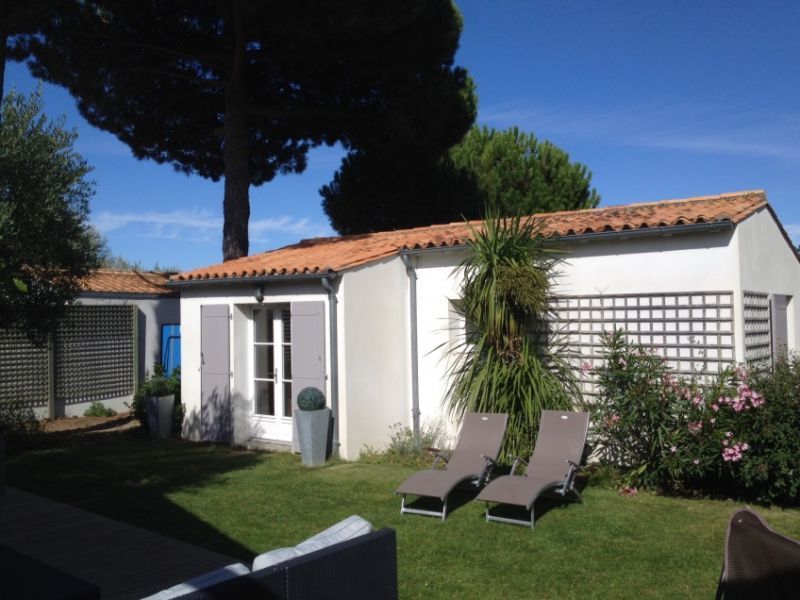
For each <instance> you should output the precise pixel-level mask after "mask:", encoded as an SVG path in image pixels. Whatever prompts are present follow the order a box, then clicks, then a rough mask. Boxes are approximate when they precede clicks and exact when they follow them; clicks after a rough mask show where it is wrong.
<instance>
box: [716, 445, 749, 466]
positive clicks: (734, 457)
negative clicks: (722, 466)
mask: <svg viewBox="0 0 800 600" xmlns="http://www.w3.org/2000/svg"><path fill="white" fill-rule="evenodd" d="M726 441H727V440H726ZM722 445H723V446H726V445H727V444H725V443H724V442H723V444H722ZM749 448H750V445H749V444H748V443H747V442H738V443H736V444H734V445H733V446H730V447H728V448H723V449H722V460H724V461H725V462H739V461H740V460H742V453H743V452H744V451H745V450H748V449H749Z"/></svg>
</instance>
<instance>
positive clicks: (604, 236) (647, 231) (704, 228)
mask: <svg viewBox="0 0 800 600" xmlns="http://www.w3.org/2000/svg"><path fill="white" fill-rule="evenodd" d="M734 227H735V225H734V224H733V222H732V221H729V220H727V219H726V220H724V221H716V222H714V223H693V224H689V225H670V226H669V227H645V228H643V229H625V230H622V231H598V232H596V233H576V234H572V235H560V236H555V237H550V238H547V241H548V242H552V243H564V242H577V243H579V244H582V243H587V242H594V241H610V240H627V239H631V238H650V237H672V236H673V235H683V234H687V233H719V232H722V231H729V230H731V229H733V228H734Z"/></svg>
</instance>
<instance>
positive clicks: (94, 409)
mask: <svg viewBox="0 0 800 600" xmlns="http://www.w3.org/2000/svg"><path fill="white" fill-rule="evenodd" d="M116 414H117V411H115V410H113V409H111V408H108V407H107V406H106V405H105V404H103V403H102V402H100V401H99V400H95V401H94V402H92V403H91V404H90V405H89V408H87V409H86V410H85V411H84V413H83V416H84V417H113V416H114V415H116Z"/></svg>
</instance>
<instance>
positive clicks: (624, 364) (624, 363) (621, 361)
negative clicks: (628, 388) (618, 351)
mask: <svg viewBox="0 0 800 600" xmlns="http://www.w3.org/2000/svg"><path fill="white" fill-rule="evenodd" d="M619 366H620V367H622V368H623V369H624V368H625V367H627V366H628V361H627V360H625V357H624V356H620V357H619Z"/></svg>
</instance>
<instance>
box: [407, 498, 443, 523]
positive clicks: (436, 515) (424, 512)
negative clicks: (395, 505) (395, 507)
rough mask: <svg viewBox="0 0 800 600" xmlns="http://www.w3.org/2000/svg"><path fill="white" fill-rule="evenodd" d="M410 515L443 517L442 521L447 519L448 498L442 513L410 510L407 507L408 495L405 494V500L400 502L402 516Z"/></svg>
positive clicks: (416, 509) (418, 509)
mask: <svg viewBox="0 0 800 600" xmlns="http://www.w3.org/2000/svg"><path fill="white" fill-rule="evenodd" d="M405 513H410V514H413V515H426V516H428V517H441V519H442V521H444V520H445V519H446V518H447V498H445V499H444V503H443V505H442V510H441V512H438V511H435V510H423V509H421V508H408V507H407V506H406V495H405V494H403V499H402V500H401V502H400V514H401V515H402V514H405Z"/></svg>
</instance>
